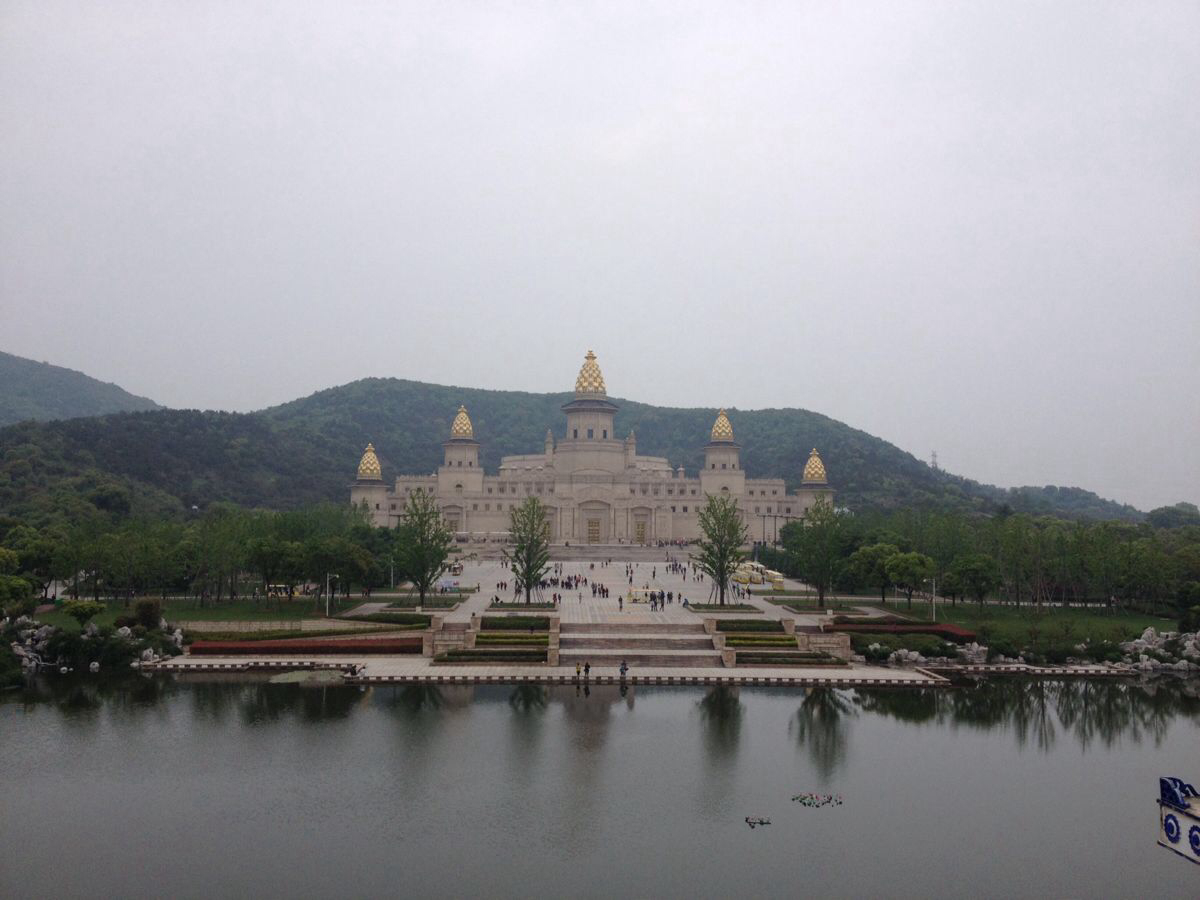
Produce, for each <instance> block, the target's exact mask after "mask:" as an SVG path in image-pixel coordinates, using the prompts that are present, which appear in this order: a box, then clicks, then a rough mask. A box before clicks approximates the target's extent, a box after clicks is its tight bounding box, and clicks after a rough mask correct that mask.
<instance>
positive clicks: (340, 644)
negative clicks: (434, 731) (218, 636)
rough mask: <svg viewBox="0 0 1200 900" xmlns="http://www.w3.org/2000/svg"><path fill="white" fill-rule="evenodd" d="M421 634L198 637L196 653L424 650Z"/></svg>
mask: <svg viewBox="0 0 1200 900" xmlns="http://www.w3.org/2000/svg"><path fill="white" fill-rule="evenodd" d="M420 652H421V639H420V638H368V639H366V640H359V641H356V640H336V639H328V638H318V639H315V640H297V641H196V642H195V643H194V644H192V647H191V654H192V656H273V655H285V654H286V655H288V656H309V655H316V654H325V655H328V654H335V655H351V656H358V655H367V654H372V655H373V654H379V653H388V654H393V653H420Z"/></svg>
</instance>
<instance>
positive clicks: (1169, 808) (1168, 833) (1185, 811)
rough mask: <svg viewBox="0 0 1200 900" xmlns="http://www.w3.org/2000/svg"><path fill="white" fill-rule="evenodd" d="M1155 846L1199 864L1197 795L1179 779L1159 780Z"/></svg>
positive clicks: (1198, 806)
mask: <svg viewBox="0 0 1200 900" xmlns="http://www.w3.org/2000/svg"><path fill="white" fill-rule="evenodd" d="M1158 843H1159V846H1161V847H1166V848H1167V849H1168V850H1171V851H1173V852H1175V853H1178V854H1179V855H1180V856H1182V857H1183V858H1184V859H1190V860H1191V861H1192V862H1194V863H1196V864H1197V865H1200V793H1197V792H1196V789H1195V788H1194V787H1192V785H1190V784H1188V783H1187V782H1186V781H1184V780H1183V779H1182V778H1160V779H1158Z"/></svg>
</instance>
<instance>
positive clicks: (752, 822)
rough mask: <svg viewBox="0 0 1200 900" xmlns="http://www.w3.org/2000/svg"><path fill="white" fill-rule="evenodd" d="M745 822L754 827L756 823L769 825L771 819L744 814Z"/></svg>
mask: <svg viewBox="0 0 1200 900" xmlns="http://www.w3.org/2000/svg"><path fill="white" fill-rule="evenodd" d="M746 824H747V825H749V826H750V827H751V828H754V827H755V826H757V825H770V824H771V820H770V819H764V818H763V817H762V816H746Z"/></svg>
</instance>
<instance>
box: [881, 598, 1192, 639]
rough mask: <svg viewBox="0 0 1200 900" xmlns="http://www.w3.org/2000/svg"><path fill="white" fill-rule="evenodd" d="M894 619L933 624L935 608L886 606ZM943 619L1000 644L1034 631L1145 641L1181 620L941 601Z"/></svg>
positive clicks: (1175, 627) (939, 609)
mask: <svg viewBox="0 0 1200 900" xmlns="http://www.w3.org/2000/svg"><path fill="white" fill-rule="evenodd" d="M879 608H880V609H885V610H887V611H888V612H890V613H893V614H894V615H899V616H904V617H906V618H912V619H916V620H918V621H929V618H930V610H929V604H927V603H914V604H913V608H912V609H911V610H909V609H908V607H907V606H899V607H896V606H892V605H891V604H888V605H887V606H881V607H879ZM937 621H939V622H948V623H950V624H952V625H962V626H964V627H966V628H969V629H971V630H972V631H975V632H978V633H979V634H980V635H981V636H982V635H985V634H986V635H987V636H990V637H992V638H994V639H996V640H1002V641H1008V642H1010V643H1015V642H1017V641H1021V640H1024V641H1028V640H1030V637H1031V631H1032V632H1033V633H1034V636H1035V638H1036V637H1039V636H1054V637H1059V638H1063V639H1069V640H1073V641H1074V642H1076V643H1079V642H1080V641H1111V642H1114V643H1117V642H1120V641H1131V640H1133V639H1134V638H1136V637H1140V636H1141V633H1142V632H1143V631H1145V630H1146V629H1147V628H1151V627H1152V628H1155V629H1157V630H1158V631H1176V630H1178V624H1179V623H1178V622H1176V621H1175V620H1174V619H1164V618H1162V617H1160V616H1148V615H1144V614H1142V613H1127V612H1111V613H1110V612H1106V611H1104V610H1099V609H1076V608H1071V607H1067V608H1065V609H1064V608H1062V607H1043V608H1042V609H1041V610H1040V611H1039V609H1038V608H1037V607H1036V606H1022V607H1020V608H1019V609H1018V608H1017V607H1015V606H994V605H990V604H984V605H983V606H982V607H980V606H979V604H976V603H959V604H956V605H953V606H950V605H947V604H942V603H939V604H938V607H937Z"/></svg>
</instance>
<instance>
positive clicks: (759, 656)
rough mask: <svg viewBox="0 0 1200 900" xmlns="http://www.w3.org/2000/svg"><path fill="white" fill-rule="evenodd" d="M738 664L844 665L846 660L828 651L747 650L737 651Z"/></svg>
mask: <svg viewBox="0 0 1200 900" xmlns="http://www.w3.org/2000/svg"><path fill="white" fill-rule="evenodd" d="M737 662H738V665H743V664H748V665H754V666H844V665H846V664H847V663H846V661H845V660H844V659H838V658H837V657H836V656H830V655H829V654H828V653H801V652H799V651H797V652H795V653H771V652H762V653H759V652H753V651H752V652H749V653H747V652H745V651H743V650H739V651H738V653H737Z"/></svg>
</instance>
